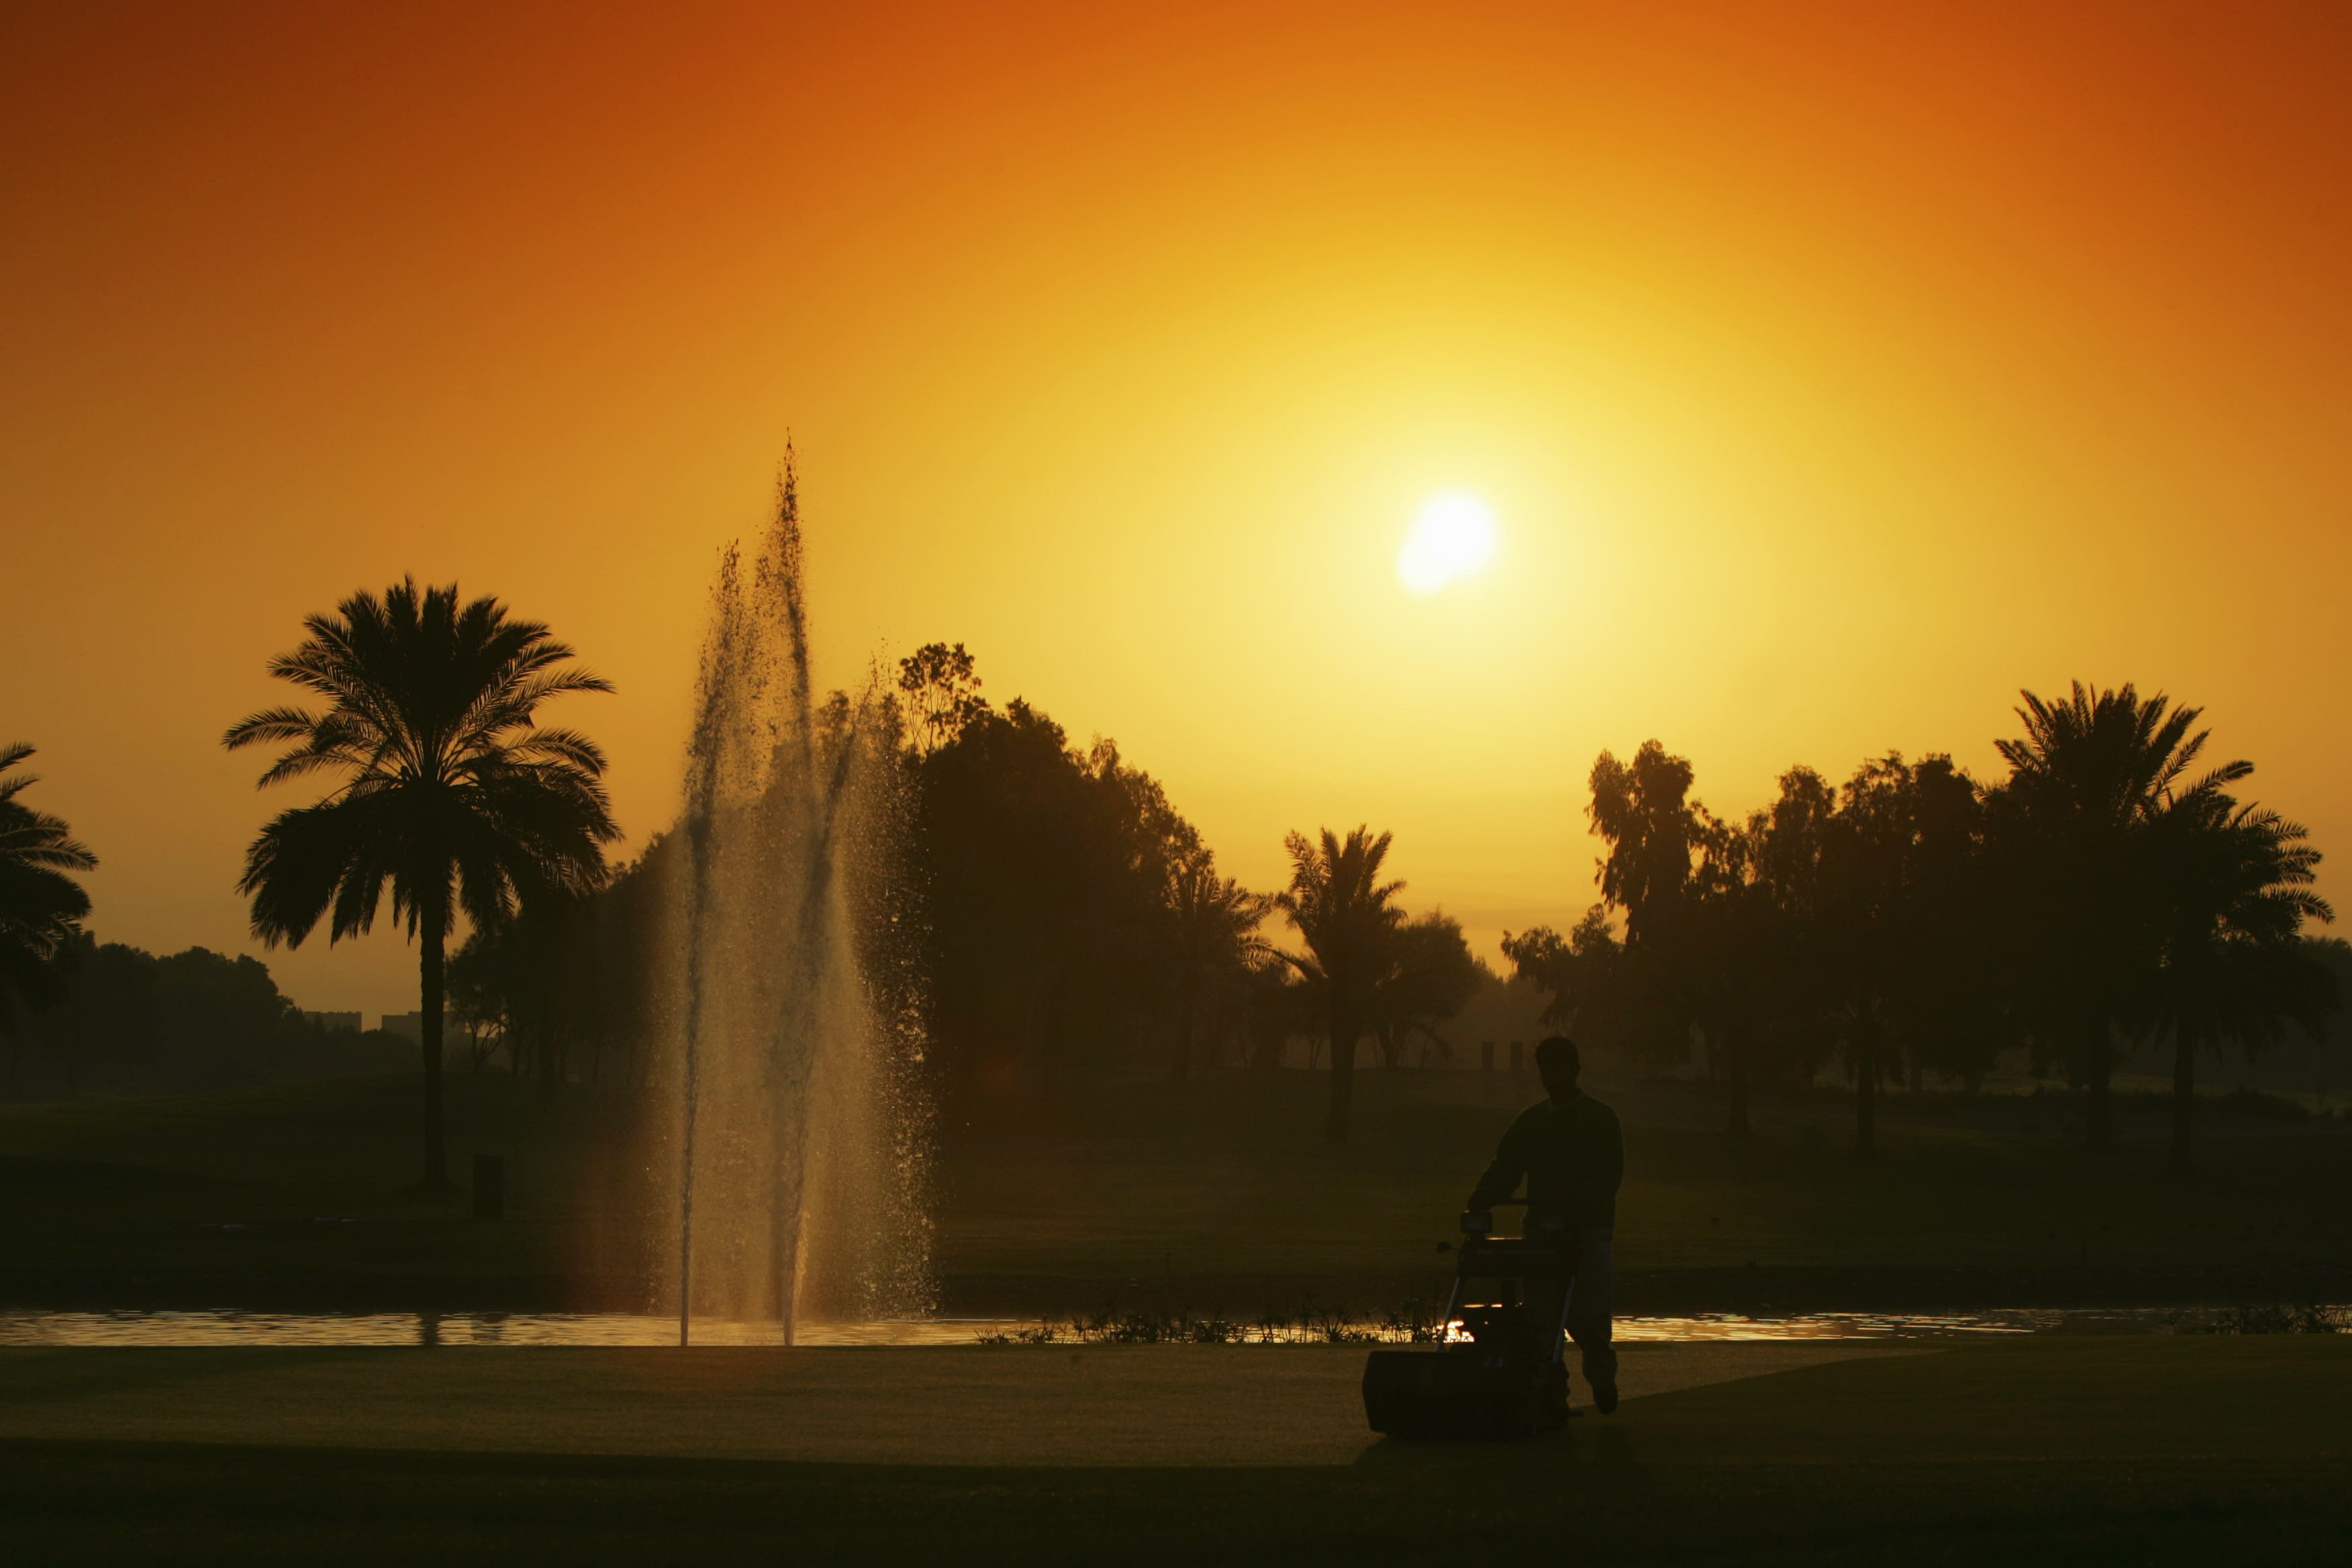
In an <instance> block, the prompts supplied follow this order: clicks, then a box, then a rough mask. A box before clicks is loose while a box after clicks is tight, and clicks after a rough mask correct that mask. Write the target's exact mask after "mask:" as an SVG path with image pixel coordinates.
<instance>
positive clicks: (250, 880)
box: [222, 578, 620, 1190]
mask: <svg viewBox="0 0 2352 1568" xmlns="http://www.w3.org/2000/svg"><path fill="white" fill-rule="evenodd" d="M303 626H304V629H305V631H306V632H307V633H308V634H309V635H308V636H307V637H305V638H304V640H303V641H302V643H301V644H300V646H299V647H296V648H295V649H294V650H293V651H292V652H291V653H287V654H282V655H280V656H279V657H278V658H274V659H272V660H271V661H270V664H269V673H270V674H272V675H274V676H276V677H278V679H282V680H288V681H291V682H292V683H294V684H295V685H297V686H299V687H301V688H303V689H306V690H307V691H309V692H310V693H311V694H313V695H314V696H315V697H317V698H319V699H321V700H323V701H324V703H325V706H324V707H323V708H273V709H268V710H264V711H262V712H259V713H255V714H253V715H251V716H249V717H247V718H246V719H243V720H241V721H238V722H237V723H236V724H234V725H232V726H230V728H229V730H228V732H227V733H226V735H225V736H224V737H223V738H222V739H223V743H224V744H225V745H226V746H227V747H228V748H229V749H230V750H231V751H236V750H238V749H240V748H242V747H246V746H253V745H272V744H276V745H282V746H284V747H285V748H286V749H285V751H284V752H282V753H281V754H280V755H279V757H278V760H277V761H276V762H275V763H272V764H271V765H270V766H269V767H268V769H267V770H266V771H265V772H264V773H262V775H261V781H260V782H261V784H263V785H264V786H267V785H269V784H279V783H284V782H289V781H292V780H295V779H300V778H306V777H309V776H310V775H312V774H319V773H323V774H327V775H329V776H331V777H334V778H336V779H337V780H338V782H337V783H336V784H335V785H334V787H333V788H332V789H331V791H330V792H329V793H328V795H326V797H325V798H324V799H322V800H320V801H319V802H318V803H317V804H315V805H307V806H298V807H295V808H294V809H292V810H289V811H286V812H282V813H280V814H279V815H278V817H277V818H276V819H275V820H274V821H272V822H271V823H270V824H269V825H268V826H267V827H265V828H263V829H262V831H261V834H260V836H259V837H257V838H256V839H255V840H254V841H253V845H252V847H251V848H250V849H248V850H247V853H246V868H245V875H244V876H243V877H242V878H241V879H239V881H238V883H237V890H238V891H239V892H241V893H244V894H247V896H249V897H250V898H251V900H252V909H253V931H254V934H255V935H256V936H258V937H259V938H261V940H262V941H263V942H266V943H268V944H270V945H272V946H275V945H276V944H277V943H278V942H285V943H286V944H287V945H289V946H299V945H300V943H301V942H302V941H303V939H304V938H306V937H308V936H309V935H310V932H311V931H313V930H314V929H315V928H316V927H317V926H318V924H319V922H320V921H321V920H322V919H323V920H326V921H328V941H329V942H338V941H341V939H342V938H344V937H347V936H350V937H356V936H359V935H362V934H363V933H364V932H366V931H368V930H370V929H371V928H372V927H373V925H374V923H375V918H376V912H377V910H378V908H379V907H380V905H381V903H382V900H383V890H384V888H385V887H386V885H387V884H389V886H390V887H391V889H392V907H393V917H394V920H395V921H400V922H402V923H404V925H405V926H406V927H407V931H408V934H409V936H410V937H411V938H412V939H415V940H416V941H417V942H419V945H420V949H421V954H420V964H419V971H420V973H419V982H420V984H419V989H420V994H421V1002H422V1012H423V1014H424V1058H425V1128H424V1132H425V1139H424V1142H425V1148H424V1157H425V1173H424V1186H425V1188H426V1189H427V1190H436V1189H439V1188H442V1187H445V1186H446V1185H447V1183H448V1170H447V1164H448V1162H447V1154H446V1133H445V1126H444V1118H443V1111H442V1096H441V1047H442V1020H443V1002H444V992H445V987H444V971H445V959H446V943H447V941H448V936H449V930H450V926H451V924H452V922H453V921H454V919H455V917H456V915H457V912H458V910H461V909H462V910H463V911H464V912H465V914H466V915H467V917H468V918H469V919H471V920H472V921H473V922H474V924H475V925H476V926H477V927H478V928H480V927H496V926H499V925H500V924H502V923H504V922H505V921H508V920H509V918H511V917H512V916H513V914H514V913H515V910H516V909H517V907H518V906H519V904H520V903H522V902H524V901H527V900H539V899H541V898H544V897H547V896H550V895H558V894H565V893H580V892H584V891H586V890H588V889H592V888H593V887H594V886H596V884H597V883H598V882H599V881H600V880H601V879H602V878H603V876H604V852H603V848H602V847H603V846H604V845H605V844H607V843H610V842H612V841H613V840H614V839H615V838H618V837H620V830H619V829H618V828H617V827H615V826H614V823H613V817H612V812H611V809H610V806H609V805H608V803H607V801H606V799H605V795H604V784H603V782H602V780H603V774H604V752H602V751H600V750H599V749H598V748H597V746H596V745H595V743H594V742H592V741H590V740H589V739H588V738H587V737H586V736H585V735H583V734H581V733H579V732H578V731H574V730H570V729H562V728H547V727H541V725H540V724H539V722H538V720H537V711H538V710H539V708H540V706H541V704H542V703H544V702H546V701H548V700H551V699H552V698H556V697H560V696H563V695H565V694H567V693H571V692H578V691H610V690H612V687H611V685H610V684H609V683H607V682H606V681H604V680H603V679H600V678H598V677H596V676H594V675H592V674H590V673H588V672H587V671H585V670H583V669H579V668H567V667H568V666H570V664H571V661H572V658H574V655H573V653H572V649H571V648H570V647H567V646H565V645H564V644H562V643H561V642H558V641H557V640H555V638H554V637H553V636H552V635H551V633H550V632H549V630H548V628H547V627H546V626H543V625H541V624H540V623H539V622H536V621H524V620H517V619H514V618H513V617H512V616H509V613H508V610H507V608H506V606H505V605H501V604H499V602H498V601H497V600H496V599H494V598H489V597H482V598H478V599H474V600H472V601H470V602H466V603H462V604H461V603H460V602H459V599H458V596H457V587H456V585H455V584H452V585H450V586H448V587H446V588H428V589H423V590H420V589H419V588H418V587H417V585H416V582H415V579H414V578H410V579H408V580H406V581H404V582H403V583H401V584H398V585H396V586H394V587H393V588H391V589H389V590H387V591H386V592H385V594H384V595H383V597H381V598H378V597H377V596H376V595H373V594H369V593H360V594H355V595H352V597H351V598H348V599H346V600H344V601H343V603H342V605H341V606H340V607H339V609H338V610H337V611H336V613H334V614H332V615H314V616H309V617H307V618H306V619H305V620H304V622H303Z"/></svg>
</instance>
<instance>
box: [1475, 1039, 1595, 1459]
mask: <svg viewBox="0 0 2352 1568" xmlns="http://www.w3.org/2000/svg"><path fill="white" fill-rule="evenodd" d="M1582 1065H1583V1064H1582V1062H1581V1061H1580V1058H1578V1055H1577V1050H1576V1042H1575V1041H1574V1040H1571V1039H1570V1038H1569V1037H1567V1036H1565V1035H1554V1036H1552V1037H1550V1038H1549V1039H1548V1040H1545V1041H1544V1042H1543V1043H1542V1044H1540V1045H1538V1046H1537V1047H1536V1071H1537V1073H1538V1074H1539V1075H1540V1076H1541V1077H1542V1079H1543V1086H1544V1093H1545V1095H1546V1096H1547V1098H1546V1099H1545V1100H1542V1101H1540V1102H1539V1103H1538V1104H1535V1105H1531V1106H1529V1107H1528V1109H1527V1110H1523V1111H1521V1112H1520V1113H1519V1115H1518V1118H1517V1120H1516V1121H1513V1122H1512V1123H1511V1125H1510V1130H1509V1131H1506V1132H1505V1133H1504V1134H1503V1142H1502V1145H1501V1147H1499V1148H1497V1149H1496V1151H1495V1163H1493V1164H1491V1165H1489V1166H1487V1167H1486V1174H1485V1175H1483V1176H1481V1177H1479V1178H1478V1184H1477V1186H1476V1187H1475V1188H1473V1189H1472V1190H1471V1193H1470V1201H1469V1202H1468V1203H1467V1204H1466V1205H1464V1206H1465V1208H1467V1209H1468V1210H1469V1211H1470V1212H1471V1213H1472V1214H1474V1215H1489V1214H1490V1213H1491V1211H1492V1210H1493V1208H1494V1205H1496V1203H1498V1202H1500V1201H1501V1200H1503V1199H1504V1198H1507V1197H1509V1196H1510V1195H1511V1194H1513V1193H1515V1192H1517V1190H1518V1185H1519V1179H1520V1178H1521V1177H1523V1176H1524V1177H1525V1178H1526V1179H1527V1184H1528V1220H1527V1229H1526V1231H1525V1233H1524V1234H1525V1235H1527V1236H1528V1237H1549V1238H1551V1239H1553V1240H1554V1242H1555V1244H1556V1245H1557V1246H1558V1247H1559V1249H1560V1252H1561V1255H1562V1256H1563V1258H1565V1259H1566V1261H1567V1264H1568V1282H1567V1285H1566V1287H1565V1288H1566V1289H1567V1290H1568V1292H1569V1297H1568V1333H1569V1337H1570V1339H1572V1340H1574V1341H1575V1342H1576V1348H1577V1350H1578V1351H1579V1352H1581V1354H1582V1356H1583V1361H1584V1379H1585V1381H1586V1382H1587V1383H1590V1384H1592V1403H1593V1404H1594V1405H1596V1406H1598V1407H1599V1408H1600V1411H1601V1414H1602V1415H1609V1414H1610V1413H1611V1412H1612V1411H1614V1410H1615V1409H1616V1408H1617V1351H1616V1348H1615V1347H1614V1346H1613V1345H1612V1344H1611V1343H1610V1342H1609V1341H1610V1321H1609V1316H1610V1308H1611V1302H1610V1296H1611V1293H1612V1289H1613V1287H1614V1285H1615V1278H1614V1275H1615V1271H1614V1269H1613V1268H1612V1266H1611V1263H1610V1258H1609V1244H1610V1239H1611V1237H1612V1235H1613V1234H1614V1233H1615V1231H1616V1226H1617V1187H1618V1184H1620V1183H1622V1181H1623V1180H1624V1179H1625V1137H1624V1133H1623V1132H1622V1131H1621V1130H1620V1129H1619V1127H1618V1125H1617V1113H1616V1112H1615V1111H1613V1110H1610V1109H1609V1108H1608V1107H1607V1106H1605V1105H1603V1104H1601V1102H1600V1101H1599V1100H1595V1099H1593V1098H1592V1097H1591V1095H1589V1094H1586V1093H1585V1092H1584V1091H1583V1090H1581V1089H1579V1088H1578V1087H1577V1084H1576V1079H1577V1075H1578V1073H1579V1071H1580V1069H1581V1068H1582ZM1555 1300H1556V1298H1555ZM1554 1310H1555V1311H1556V1310H1557V1308H1555V1309H1554ZM1555 1321H1557V1320H1555ZM1554 1343H1555V1344H1557V1343H1558V1342H1557V1341H1554Z"/></svg>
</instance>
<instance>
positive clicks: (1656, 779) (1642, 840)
mask: <svg viewBox="0 0 2352 1568" xmlns="http://www.w3.org/2000/svg"><path fill="white" fill-rule="evenodd" d="M1692 776H1693V775H1692V773H1691V765H1690V763H1689V761H1688V759H1686V758H1683V757H1677V756H1675V755H1672V754H1671V753H1669V752H1667V751H1666V749H1665V748H1664V746H1662V745H1660V744H1659V743H1658V742H1655V741H1645V742H1643V743H1642V748H1641V750H1640V751H1638V752H1635V753H1634V755H1633V761H1632V762H1630V763H1621V762H1619V761H1618V760H1617V758H1616V757H1615V756H1614V755H1612V753H1610V752H1601V755H1600V757H1599V759H1598V760H1597V761H1595V762H1594V763H1593V764H1592V773H1591V788H1592V804H1591V806H1590V807H1588V808H1587V815H1588V816H1589V817H1590V819H1591V824H1592V831H1593V832H1594V833H1595V834H1597V835H1598V836H1599V837H1601V840H1602V841H1603V842H1604V843H1606V844H1607V845H1608V846H1609V852H1608V854H1607V855H1606V856H1604V857H1603V858H1601V866H1600V877H1599V880H1600V883H1601V898H1602V899H1603V900H1605V901H1606V902H1607V903H1608V904H1609V906H1610V907H1612V908H1613V909H1619V910H1623V911H1624V913H1625V953H1624V964H1623V969H1624V978H1625V981H1626V1000H1627V1008H1626V1012H1627V1022H1628V1026H1629V1036H1630V1042H1631V1044H1632V1046H1633V1050H1634V1051H1635V1052H1636V1053H1637V1054H1638V1055H1640V1056H1642V1057H1644V1058H1648V1059H1649V1060H1651V1061H1653V1062H1654V1063H1657V1064H1660V1065H1666V1064H1671V1063H1675V1062H1679V1061H1680V1060H1681V1059H1682V1058H1683V1055H1684V1053H1685V1050H1686V1048H1687V1046H1688V1039H1689V1033H1690V1025H1691V1012H1690V1000H1691V997H1690V989H1689V985H1688V984H1687V975H1686V973H1685V960H1686V957H1687V953H1686V951H1685V950H1686V946H1687V942H1688V939H1689V936H1690V932H1689V930H1688V921H1687V917H1688V914H1689V911H1690V906H1691V896H1692V888H1691V874H1692V870H1693V865H1694V857H1695V855H1696V852H1697V850H1698V847H1699V837H1700V832H1701V827H1700V822H1701V817H1702V814H1703V810H1704V808H1702V807H1700V806H1699V805H1698V804H1697V803H1696V802H1695V801H1693V800H1691V799H1690V798H1689V795H1690V786H1691V779H1692Z"/></svg>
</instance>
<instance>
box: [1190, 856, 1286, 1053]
mask: <svg viewBox="0 0 2352 1568" xmlns="http://www.w3.org/2000/svg"><path fill="white" fill-rule="evenodd" d="M1267 908H1268V901H1267V900H1265V898H1263V897H1261V896H1260V895H1258V894H1256V893H1253V892H1251V891H1249V890H1248V889H1245V888H1244V887H1243V886H1242V885H1241V884H1240V883H1239V882H1237V881H1235V880H1234V879H1233V878H1231V877H1220V876H1218V875H1217V863H1216V858H1215V856H1213V855H1212V854H1211V853H1210V852H1209V850H1208V849H1206V848H1205V847H1199V848H1194V849H1192V850H1191V851H1190V852H1189V853H1186V854H1181V855H1179V856H1177V857H1175V858H1172V859H1171V861H1170V862H1169V867H1168V892H1167V920H1166V929H1167V943H1168V957H1169V963H1170V967H1171V971H1172V972H1173V975H1174V979H1175V984H1176V1049H1175V1053H1174V1056H1173V1058H1171V1061H1170V1063H1169V1069H1168V1076H1169V1077H1171V1078H1172V1079H1177V1080H1178V1081H1180V1082H1181V1080H1183V1079H1187V1078H1189V1077H1191V1076H1192V1056H1193V1048H1194V1043H1195V1037H1196V1035H1197V1034H1198V1028H1199V1016H1200V1010H1201V997H1202V993H1203V991H1205V990H1206V989H1208V988H1209V987H1210V986H1211V985H1213V984H1216V983H1217V982H1218V981H1219V980H1220V979H1234V980H1238V978H1239V976H1240V975H1241V974H1242V973H1244V972H1245V971H1247V970H1249V969H1250V968H1252V967H1253V966H1255V964H1256V963H1259V962H1261V961H1262V960H1263V959H1264V958H1265V955H1266V954H1267V953H1268V952H1271V951H1272V950H1271V949H1270V948H1269V947H1268V946H1267V945H1266V942H1265V938H1263V937H1261V936H1259V935H1258V933H1257V928H1258V925H1259V923H1260V922H1261V921H1264V920H1265V916H1266V910H1267Z"/></svg>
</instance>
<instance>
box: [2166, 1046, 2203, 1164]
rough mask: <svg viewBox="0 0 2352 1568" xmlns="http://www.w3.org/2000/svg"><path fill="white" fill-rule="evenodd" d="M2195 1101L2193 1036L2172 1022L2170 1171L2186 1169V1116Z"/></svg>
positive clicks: (2187, 1129)
mask: <svg viewBox="0 0 2352 1568" xmlns="http://www.w3.org/2000/svg"><path fill="white" fill-rule="evenodd" d="M2196 1103H2197V1037H2196V1036H2195V1034H2193V1033H2192V1032H2191V1031H2190V1030H2189V1029H2187V1028H2184V1027H2181V1026H2178V1025H2176V1026H2174V1028H2173V1031H2172V1173H2173V1174H2174V1175H2176V1176H2185V1175H2187V1174H2189V1113H2190V1111H2191V1110H2192V1109H2193V1108H2194V1107H2195V1106H2196Z"/></svg>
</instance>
